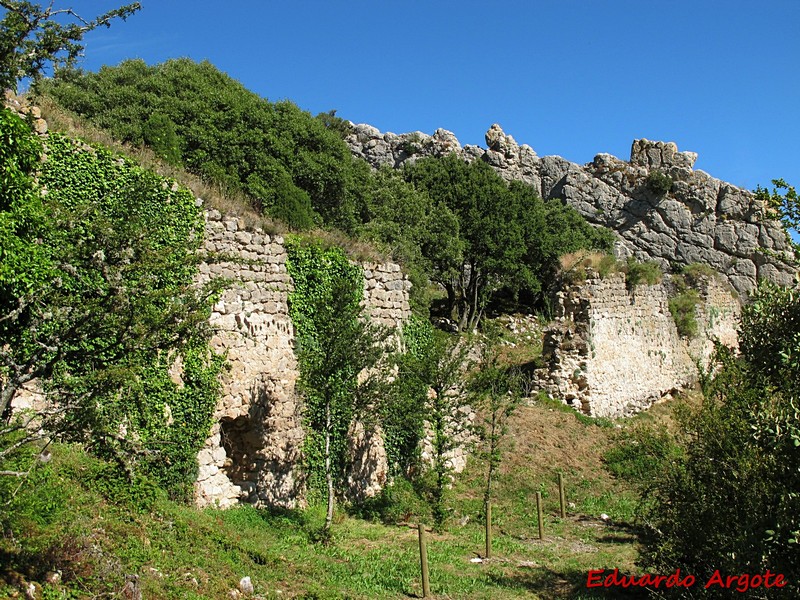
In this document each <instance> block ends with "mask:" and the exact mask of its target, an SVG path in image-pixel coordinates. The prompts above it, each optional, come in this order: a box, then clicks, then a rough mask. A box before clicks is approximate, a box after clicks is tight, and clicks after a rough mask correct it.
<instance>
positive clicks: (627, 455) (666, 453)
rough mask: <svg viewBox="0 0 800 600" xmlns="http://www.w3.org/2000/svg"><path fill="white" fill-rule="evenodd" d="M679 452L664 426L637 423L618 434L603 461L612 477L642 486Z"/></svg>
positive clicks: (650, 481)
mask: <svg viewBox="0 0 800 600" xmlns="http://www.w3.org/2000/svg"><path fill="white" fill-rule="evenodd" d="M679 455H680V447H679V446H678V445H677V443H676V442H675V439H674V437H673V436H672V435H671V434H670V433H669V432H668V431H667V430H666V429H664V428H661V429H654V428H652V427H648V426H645V425H641V424H640V425H636V426H633V427H631V428H629V429H626V430H624V431H623V432H622V433H620V434H619V436H618V437H617V440H616V444H615V445H614V446H613V447H612V448H611V449H610V450H608V451H607V452H606V453H605V455H604V456H603V462H604V463H605V466H606V469H608V471H609V472H610V473H611V474H612V475H614V476H615V477H620V478H622V479H625V480H627V481H630V482H632V483H634V484H636V485H638V486H646V485H649V484H650V483H652V482H653V481H655V480H656V479H657V478H658V477H659V476H660V473H661V471H662V470H663V469H664V467H665V464H666V463H667V461H669V460H673V459H675V458H677V457H678V456H679Z"/></svg>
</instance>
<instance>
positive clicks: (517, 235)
mask: <svg viewBox="0 0 800 600" xmlns="http://www.w3.org/2000/svg"><path fill="white" fill-rule="evenodd" d="M405 177H406V179H407V180H408V181H410V182H412V183H413V184H414V185H415V187H416V188H417V189H418V190H422V191H425V192H426V193H427V194H428V195H429V196H430V197H431V201H432V202H433V203H434V204H433V206H436V207H441V208H439V210H440V211H441V213H442V215H444V216H447V217H450V218H449V221H445V220H444V219H433V220H432V222H431V225H432V226H435V227H438V228H439V229H438V231H432V232H431V233H430V234H429V238H430V239H431V240H432V242H431V247H430V248H429V249H428V252H427V255H426V258H427V259H428V260H429V261H430V265H431V266H430V274H431V278H432V279H433V280H434V281H436V282H437V283H439V284H440V285H441V286H443V287H444V288H445V290H447V296H448V306H447V309H448V312H449V313H450V314H451V315H453V316H454V317H455V318H456V319H457V321H458V323H459V329H461V330H464V329H472V328H474V327H475V326H477V324H478V322H479V321H480V318H481V316H482V314H483V311H484V309H485V307H486V305H487V303H488V302H489V301H490V299H491V298H492V297H493V295H494V294H495V293H497V292H499V291H506V292H511V293H512V294H518V293H519V292H525V293H527V294H528V295H531V296H533V297H538V296H539V295H540V293H541V292H542V291H543V289H544V286H546V285H547V282H548V280H549V279H550V278H551V276H552V275H553V273H554V272H555V269H556V268H557V264H558V257H559V256H560V255H562V254H564V253H566V252H572V251H575V250H577V249H579V248H598V249H608V248H610V246H611V243H612V240H613V237H612V234H611V233H610V232H608V231H607V230H603V229H596V228H593V227H591V226H590V225H589V224H588V223H587V222H586V221H585V220H584V219H583V218H582V217H581V216H580V215H579V214H578V213H577V212H576V211H575V210H574V209H572V208H569V207H567V206H565V205H563V204H562V203H561V202H559V201H557V200H556V201H550V202H545V201H543V200H541V198H539V197H538V195H537V194H536V192H535V191H534V189H533V188H532V187H531V186H529V185H526V184H523V183H520V182H514V183H512V184H511V185H510V186H508V185H506V183H505V182H504V181H503V180H502V179H501V178H500V176H499V175H497V173H495V172H494V170H493V169H492V168H491V167H489V165H487V164H486V163H483V162H480V161H475V162H472V163H467V162H464V161H463V160H461V159H460V158H458V157H457V156H455V155H449V156H446V157H444V158H439V159H435V158H428V159H422V160H419V161H417V162H416V163H414V165H412V166H410V167H408V168H407V169H406V171H405ZM451 215H452V216H451ZM448 229H449V231H447V230H448ZM433 240H436V241H433ZM423 253H425V250H423Z"/></svg>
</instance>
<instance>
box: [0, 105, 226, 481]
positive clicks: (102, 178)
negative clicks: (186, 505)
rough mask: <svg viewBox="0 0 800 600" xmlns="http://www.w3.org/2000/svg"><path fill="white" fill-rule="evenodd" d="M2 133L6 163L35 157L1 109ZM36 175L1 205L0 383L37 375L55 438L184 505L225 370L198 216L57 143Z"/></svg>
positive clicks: (156, 180) (86, 149)
mask: <svg viewBox="0 0 800 600" xmlns="http://www.w3.org/2000/svg"><path fill="white" fill-rule="evenodd" d="M3 126H4V134H8V135H9V136H10V137H11V138H13V139H14V140H15V144H13V145H11V146H9V147H10V148H11V149H12V153H13V149H14V148H16V147H19V148H22V149H26V148H30V147H31V143H32V142H30V143H29V142H27V141H25V140H26V139H27V140H33V139H35V138H34V137H33V135H32V134H31V133H30V131H26V130H25V126H24V124H23V123H22V121H21V120H19V119H18V118H17V117H14V116H13V115H9V113H7V112H5V113H4V119H3ZM23 154H25V153H23ZM27 154H29V152H28V153H27ZM27 154H25V156H27ZM24 162H25V164H28V163H30V162H31V161H29V160H27V159H26V161H24ZM9 164H10V163H9ZM29 166H30V165H29ZM36 167H37V168H38V171H36V172H35V173H32V175H35V180H34V179H30V180H29V181H28V182H27V184H26V185H19V186H16V187H14V188H9V190H10V196H12V197H9V198H6V199H4V201H3V203H2V205H0V223H2V228H0V235H1V236H2V239H0V248H2V251H0V292H1V293H0V295H1V296H2V298H3V309H4V314H10V313H12V314H13V315H14V317H15V318H14V319H5V320H3V323H2V327H0V349H2V357H0V358H2V359H3V361H2V362H3V373H0V375H2V376H3V378H2V379H3V381H4V386H5V387H9V386H13V385H15V384H20V382H23V381H24V380H25V379H26V378H28V379H29V378H30V377H31V376H35V378H36V379H37V380H38V381H39V383H40V385H41V386H43V388H44V391H45V392H46V393H47V394H48V396H49V401H50V403H51V405H52V406H53V409H52V410H50V411H48V412H47V414H46V415H43V417H44V418H45V419H46V424H47V426H48V430H50V431H52V432H54V433H56V434H58V435H59V436H60V437H61V438H62V439H66V440H75V441H81V442H84V443H85V444H86V445H87V447H88V448H89V449H90V450H92V451H94V452H95V453H96V454H98V455H101V456H105V457H107V458H112V459H114V460H115V461H116V462H118V463H119V464H120V466H121V467H122V469H123V471H125V472H126V473H127V475H128V477H129V478H131V479H135V478H139V477H142V476H145V477H150V478H153V479H155V480H156V481H157V482H158V483H160V484H161V485H162V486H163V487H165V488H167V489H168V490H170V491H172V492H173V494H174V495H176V496H185V495H186V494H187V492H188V490H189V489H190V484H191V482H192V481H193V480H194V479H195V477H196V470H197V462H196V455H197V452H198V450H199V448H200V447H201V445H202V443H203V441H204V440H205V438H206V436H207V435H208V431H209V428H210V425H211V417H212V414H213V410H214V407H215V405H216V402H217V398H218V396H219V392H220V384H219V381H218V375H219V373H220V371H221V369H222V368H223V365H224V358H223V357H222V356H220V355H217V354H215V353H214V352H212V351H211V349H210V348H209V345H208V340H209V333H210V332H209V329H208V318H209V314H210V306H211V303H212V301H213V298H214V297H215V295H216V293H217V291H218V288H219V284H212V285H211V286H209V287H205V288H200V287H198V286H197V285H195V275H196V273H197V267H198V260H199V255H198V253H197V250H198V249H199V247H200V244H201V242H202V238H203V231H204V222H203V215H202V210H201V208H200V207H199V206H196V204H195V198H194V196H193V194H191V193H190V192H189V191H188V190H185V189H182V188H180V187H179V186H178V185H177V184H176V183H175V182H173V181H170V180H165V179H163V178H161V177H159V176H157V175H155V174H153V173H151V172H149V171H146V170H144V169H142V168H141V167H138V166H137V165H135V164H133V163H132V162H130V161H128V160H127V159H124V158H122V157H119V156H116V155H114V154H113V153H111V152H109V151H107V150H105V149H102V148H96V147H91V146H89V145H87V144H85V143H83V142H80V141H75V140H72V139H70V138H67V137H64V136H61V135H58V134H51V135H50V136H49V138H48V139H47V141H46V144H45V147H44V156H43V159H42V161H41V163H37V165H36ZM18 179H19V178H18ZM19 181H22V180H21V179H19ZM23 183H25V182H24V181H23ZM18 387H19V386H18Z"/></svg>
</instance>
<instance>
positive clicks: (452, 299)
mask: <svg viewBox="0 0 800 600" xmlns="http://www.w3.org/2000/svg"><path fill="white" fill-rule="evenodd" d="M444 289H445V290H446V291H447V318H448V319H453V318H456V319H457V318H458V315H455V316H454V315H453V313H454V312H455V310H456V288H455V286H454V285H453V284H452V282H448V283H445V284H444Z"/></svg>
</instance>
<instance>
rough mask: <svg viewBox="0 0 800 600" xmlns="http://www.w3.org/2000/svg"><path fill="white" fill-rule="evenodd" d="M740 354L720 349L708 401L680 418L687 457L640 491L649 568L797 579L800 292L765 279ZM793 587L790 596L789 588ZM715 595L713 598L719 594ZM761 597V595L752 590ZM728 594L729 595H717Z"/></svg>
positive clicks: (746, 321)
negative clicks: (767, 570) (767, 281)
mask: <svg viewBox="0 0 800 600" xmlns="http://www.w3.org/2000/svg"><path fill="white" fill-rule="evenodd" d="M740 340H741V342H740V349H741V356H738V357H737V356H734V355H733V354H732V353H731V352H730V351H727V350H725V349H720V353H719V355H718V359H719V361H720V367H719V370H718V371H717V372H716V373H715V374H714V376H713V377H711V376H709V377H706V378H705V379H704V382H703V396H704V399H703V404H702V406H700V407H699V408H696V409H685V410H684V411H683V412H682V413H680V415H679V417H680V418H679V423H680V433H681V434H680V436H679V438H678V441H679V442H680V443H681V446H682V449H683V453H682V455H680V456H678V457H677V458H676V459H675V460H673V461H668V462H665V463H663V472H662V473H661V474H660V476H659V477H658V478H657V479H656V480H655V481H654V482H653V484H652V485H651V486H650V487H649V488H648V489H647V490H646V491H645V492H644V494H643V499H644V502H645V504H644V507H645V508H644V510H643V522H644V525H645V528H646V532H647V534H648V535H647V538H646V543H645V551H644V553H643V557H644V562H645V565H646V566H647V567H655V568H656V569H664V570H673V569H675V568H681V569H682V570H683V569H685V570H686V571H687V572H690V573H692V574H694V575H695V576H696V577H697V579H698V581H702V580H704V579H703V578H706V579H705V580H707V579H708V578H709V577H711V576H712V575H713V573H714V571H715V570H717V569H719V570H720V572H722V573H752V574H755V573H764V572H765V569H770V570H771V571H772V572H773V573H781V574H783V576H784V577H785V578H786V580H788V581H789V586H788V587H787V588H786V589H785V592H786V593H794V594H795V595H796V594H797V591H798V589H800V588H799V587H798V583H797V582H798V577H800V570H799V569H798V565H800V518H799V517H798V515H800V425H798V424H799V423H800V395H799V394H798V390H800V366H799V365H800V359H799V358H798V357H800V294H799V293H798V290H797V289H796V288H780V287H777V286H775V285H772V284H768V283H766V282H762V284H761V285H760V286H759V288H758V289H757V291H756V292H755V294H754V295H753V297H752V302H751V303H750V304H748V305H747V306H746V307H745V308H744V309H743V314H742V324H741V333H740ZM790 590H791V591H790ZM714 592H715V590H714V589H713V588H712V589H710V590H709V593H714ZM755 593H759V592H755ZM719 595H723V596H725V597H727V592H721V591H720V592H719Z"/></svg>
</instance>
